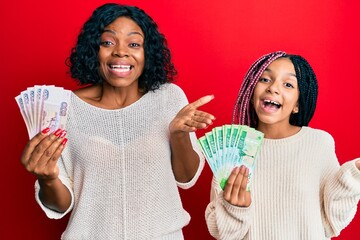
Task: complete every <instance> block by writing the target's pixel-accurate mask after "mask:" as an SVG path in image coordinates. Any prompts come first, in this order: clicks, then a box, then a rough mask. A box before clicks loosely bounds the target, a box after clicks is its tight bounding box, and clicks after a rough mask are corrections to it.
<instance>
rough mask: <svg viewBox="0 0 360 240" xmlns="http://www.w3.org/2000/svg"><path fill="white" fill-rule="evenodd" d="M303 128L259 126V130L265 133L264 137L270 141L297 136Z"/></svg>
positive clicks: (271, 125)
mask: <svg viewBox="0 0 360 240" xmlns="http://www.w3.org/2000/svg"><path fill="white" fill-rule="evenodd" d="M300 129H301V127H298V126H294V125H290V124H289V125H287V126H281V127H280V126H277V125H273V124H259V126H258V127H257V130H259V131H261V132H263V133H264V137H265V138H268V139H281V138H287V137H290V136H292V135H295V134H296V133H298V132H299V131H300Z"/></svg>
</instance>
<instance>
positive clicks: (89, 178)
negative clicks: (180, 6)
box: [21, 4, 214, 239]
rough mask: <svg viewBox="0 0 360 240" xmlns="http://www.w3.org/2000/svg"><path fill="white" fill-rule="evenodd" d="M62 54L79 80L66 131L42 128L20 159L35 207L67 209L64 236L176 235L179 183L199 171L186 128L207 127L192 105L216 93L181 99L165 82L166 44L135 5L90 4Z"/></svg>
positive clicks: (183, 216)
mask: <svg viewBox="0 0 360 240" xmlns="http://www.w3.org/2000/svg"><path fill="white" fill-rule="evenodd" d="M69 60H70V62H69V65H70V73H71V76H72V77H73V78H74V79H75V80H76V81H78V83H79V84H81V85H85V86H84V87H83V88H81V89H79V90H77V91H75V92H74V93H73V94H72V96H71V104H70V106H69V115H68V119H67V124H66V130H65V129H59V130H57V131H55V132H53V133H50V131H49V129H44V130H43V131H42V132H40V133H39V134H38V135H36V136H35V137H34V138H32V139H31V140H30V141H29V144H28V145H27V146H26V147H25V150H24V153H23V155H22V158H21V161H22V163H23V165H24V166H25V168H26V169H27V170H28V171H29V172H32V173H34V174H35V175H36V176H37V177H38V181H37V182H36V185H35V187H36V194H35V195H36V200H37V201H38V203H39V205H40V206H41V208H42V209H43V210H44V211H45V213H46V214H47V216H48V217H50V218H55V219H58V218H61V217H63V216H64V215H66V214H67V213H69V212H70V211H71V217H70V220H69V223H68V226H67V228H66V230H65V232H64V233H63V234H62V239H182V238H183V235H182V228H183V227H184V226H185V225H187V224H188V222H189V220H190V216H189V214H188V213H187V212H186V211H185V210H184V209H183V207H182V204H181V200H180V196H179V192H178V189H177V186H179V187H182V188H189V187H191V186H193V185H194V184H195V182H196V180H197V179H198V177H199V175H200V173H201V170H202V168H203V165H204V160H203V158H202V157H201V154H199V153H200V151H199V150H198V149H197V145H196V136H195V134H194V133H193V132H194V131H195V130H196V129H203V128H206V127H207V126H208V125H210V124H212V121H213V120H214V117H213V116H212V115H210V114H207V113H205V112H202V111H199V110H197V108H198V107H200V106H201V105H203V104H206V103H208V102H209V101H211V100H212V98H213V96H205V97H202V98H200V99H199V100H197V101H195V102H193V103H191V104H188V102H187V99H186V96H185V95H184V93H183V91H182V90H181V89H180V88H179V87H177V86H176V85H174V84H172V83H170V82H172V81H173V78H174V76H175V74H176V71H175V68H174V66H173V64H172V62H171V55H170V51H169V49H168V48H167V46H166V40H165V38H164V36H163V35H162V34H161V33H160V32H159V31H158V28H157V25H156V23H155V22H154V21H153V20H152V19H151V18H150V16H148V15H147V14H146V13H145V12H144V11H143V10H141V9H139V8H137V7H132V6H124V5H118V4H105V5H103V6H100V7H99V8H98V9H96V10H95V11H94V12H93V14H92V16H91V17H90V18H89V20H88V21H87V22H86V23H85V24H84V26H83V28H82V30H81V33H80V34H79V36H78V41H77V45H76V46H75V48H74V49H73V50H72V54H71V56H70V59H69ZM65 136H66V137H65ZM67 139H69V141H68V142H67ZM65 146H66V147H65Z"/></svg>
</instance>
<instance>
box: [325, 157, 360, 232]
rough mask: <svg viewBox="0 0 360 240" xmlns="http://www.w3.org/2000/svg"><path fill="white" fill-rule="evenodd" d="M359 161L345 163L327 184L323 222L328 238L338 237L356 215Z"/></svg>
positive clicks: (359, 185) (359, 180)
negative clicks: (356, 162)
mask: <svg viewBox="0 0 360 240" xmlns="http://www.w3.org/2000/svg"><path fill="white" fill-rule="evenodd" d="M357 160H360V159H355V160H352V161H349V162H346V163H344V164H343V165H342V166H341V167H340V169H338V171H336V172H335V173H334V174H332V175H330V176H329V178H328V180H327V181H326V183H325V187H324V217H323V222H324V226H325V232H326V235H327V236H328V237H332V236H338V235H339V234H340V231H341V230H342V229H344V228H345V227H346V226H347V225H348V224H349V223H350V222H351V221H352V219H353V218H354V216H355V214H356V210H357V204H358V202H359V199H360V171H359V170H358V169H357V167H356V165H355V161H357Z"/></svg>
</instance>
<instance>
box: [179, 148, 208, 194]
mask: <svg viewBox="0 0 360 240" xmlns="http://www.w3.org/2000/svg"><path fill="white" fill-rule="evenodd" d="M194 150H195V152H197V154H198V155H199V167H198V169H197V171H196V173H195V175H194V177H193V178H192V179H191V180H190V181H189V182H186V183H182V182H178V181H176V185H177V186H178V187H179V188H182V189H189V188H191V187H192V186H194V185H195V183H196V181H197V180H198V179H199V177H200V174H201V172H202V170H203V169H204V166H205V159H204V156H203V155H202V154H201V153H199V152H198V151H197V150H196V149H194Z"/></svg>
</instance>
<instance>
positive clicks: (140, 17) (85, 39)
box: [67, 3, 177, 92]
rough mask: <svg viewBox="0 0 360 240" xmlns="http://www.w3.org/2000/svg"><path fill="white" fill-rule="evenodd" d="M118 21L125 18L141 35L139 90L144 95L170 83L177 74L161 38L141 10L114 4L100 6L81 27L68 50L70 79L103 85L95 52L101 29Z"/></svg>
mask: <svg viewBox="0 0 360 240" xmlns="http://www.w3.org/2000/svg"><path fill="white" fill-rule="evenodd" d="M119 17H128V18H130V19H132V20H133V21H134V22H136V23H137V24H138V25H139V27H140V28H141V30H142V31H143V32H144V35H145V40H144V52H145V66H144V71H143V73H142V74H141V76H140V77H139V88H141V89H143V90H144V91H145V92H148V91H152V90H155V89H158V88H159V87H160V85H161V84H164V83H167V82H173V81H174V77H175V75H176V74H177V71H176V69H175V67H174V64H173V63H172V61H171V53H170V50H169V48H168V47H167V41H166V39H165V36H164V35H163V34H162V33H160V32H159V30H158V26H157V24H156V23H155V22H154V20H153V19H152V18H151V17H150V16H149V15H147V14H146V13H145V12H144V11H143V10H142V9H140V8H138V7H135V6H126V5H120V4H115V3H107V4H104V5H102V6H100V7H98V8H97V9H95V11H94V12H93V14H92V15H91V17H90V18H89V19H88V20H87V21H86V22H85V24H84V25H83V27H82V29H81V32H80V34H79V36H78V39H77V43H76V46H75V47H74V48H72V50H71V54H70V57H69V58H68V59H67V65H68V66H69V67H70V71H69V72H70V75H71V77H72V78H73V79H75V81H77V82H78V83H79V85H88V84H90V85H94V84H98V83H101V82H102V81H103V79H102V77H101V75H100V74H99V60H98V52H99V49H100V36H101V34H102V33H103V31H104V28H105V27H106V26H107V25H109V24H110V23H112V22H113V21H114V20H115V19H117V18H119Z"/></svg>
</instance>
